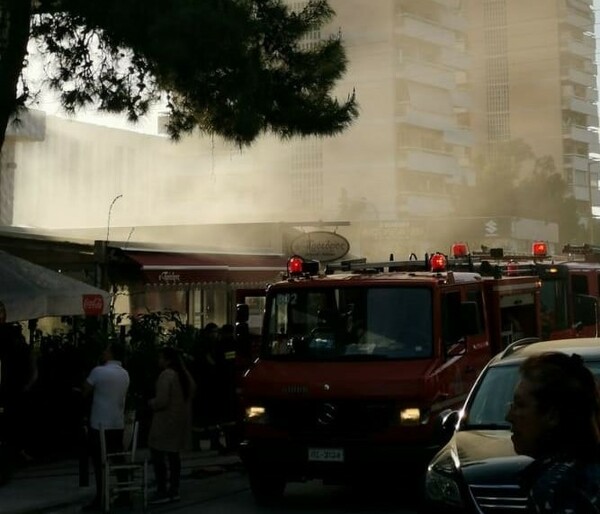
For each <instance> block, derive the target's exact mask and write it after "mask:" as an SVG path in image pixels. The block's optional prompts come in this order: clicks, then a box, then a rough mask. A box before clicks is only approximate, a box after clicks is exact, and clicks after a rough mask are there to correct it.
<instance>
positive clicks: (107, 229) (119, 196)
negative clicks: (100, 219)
mask: <svg viewBox="0 0 600 514" xmlns="http://www.w3.org/2000/svg"><path fill="white" fill-rule="evenodd" d="M119 198H123V195H117V196H115V197H114V198H113V199H112V202H110V206H109V207H108V220H107V222H106V244H107V245H108V236H109V234H110V215H111V213H112V209H113V207H114V205H115V203H116V201H117V200H118V199H119Z"/></svg>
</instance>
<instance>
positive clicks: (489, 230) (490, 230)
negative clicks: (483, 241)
mask: <svg viewBox="0 0 600 514" xmlns="http://www.w3.org/2000/svg"><path fill="white" fill-rule="evenodd" d="M485 235H486V237H489V236H497V235H498V223H496V221H495V220H489V221H487V222H486V223H485Z"/></svg>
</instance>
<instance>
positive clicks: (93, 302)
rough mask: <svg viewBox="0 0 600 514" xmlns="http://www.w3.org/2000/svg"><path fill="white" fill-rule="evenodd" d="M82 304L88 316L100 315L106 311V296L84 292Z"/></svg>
mask: <svg viewBox="0 0 600 514" xmlns="http://www.w3.org/2000/svg"><path fill="white" fill-rule="evenodd" d="M82 305H83V312H84V313H85V315H86V316H100V315H101V314H102V312H103V311H104V298H102V295H101V294H84V295H83V299H82Z"/></svg>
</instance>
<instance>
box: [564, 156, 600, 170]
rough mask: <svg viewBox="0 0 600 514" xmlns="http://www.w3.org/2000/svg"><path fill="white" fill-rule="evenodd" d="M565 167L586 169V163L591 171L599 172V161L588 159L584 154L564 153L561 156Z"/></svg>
mask: <svg viewBox="0 0 600 514" xmlns="http://www.w3.org/2000/svg"><path fill="white" fill-rule="evenodd" d="M563 165H564V167H565V169H569V170H573V171H576V170H577V171H585V172H586V173H587V171H588V165H589V167H590V170H589V171H590V172H591V173H600V162H598V161H593V160H590V159H589V158H588V157H587V156H586V155H578V154H565V155H564V157H563Z"/></svg>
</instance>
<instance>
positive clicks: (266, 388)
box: [240, 254, 541, 502]
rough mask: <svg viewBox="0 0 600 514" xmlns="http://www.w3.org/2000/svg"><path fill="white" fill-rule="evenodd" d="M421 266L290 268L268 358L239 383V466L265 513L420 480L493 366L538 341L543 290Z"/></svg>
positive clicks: (429, 259) (437, 258) (458, 265)
mask: <svg viewBox="0 0 600 514" xmlns="http://www.w3.org/2000/svg"><path fill="white" fill-rule="evenodd" d="M412 257H413V258H412V259H411V260H409V261H406V262H395V261H390V262H382V263H367V262H365V261H348V262H344V263H341V264H339V265H336V266H328V267H327V268H326V269H325V270H322V269H320V268H319V266H318V263H314V262H304V261H303V260H302V259H301V258H300V257H293V258H291V259H290V261H289V265H288V271H289V276H288V278H287V279H286V280H283V281H281V282H278V283H276V284H273V285H272V286H270V288H269V289H268V290H267V295H266V308H265V315H264V323H263V333H262V343H261V348H260V354H259V357H258V358H257V359H256V360H255V362H254V363H253V365H252V366H251V367H250V368H249V369H248V370H247V371H246V373H245V375H244V377H243V379H242V383H241V399H242V404H243V408H244V411H245V418H244V423H243V425H244V426H243V442H242V444H241V446H240V455H241V457H242V460H243V462H244V464H245V466H246V469H247V472H248V476H249V480H250V486H251V489H252V492H253V494H254V497H255V499H256V500H257V501H259V502H265V501H270V500H273V499H275V498H277V497H278V496H280V495H281V494H283V492H284V489H285V486H286V483H288V482H291V481H304V480H308V479H315V478H316V479H323V480H324V481H326V482H339V481H348V480H354V479H357V478H369V477H373V476H375V475H376V472H377V470H383V469H385V468H386V464H387V463H390V464H392V465H393V466H394V469H396V470H398V475H399V474H400V473H401V472H402V471H403V470H404V471H406V472H407V473H410V474H412V475H413V476H414V475H415V474H416V473H418V470H419V469H424V465H425V464H426V462H427V461H428V460H429V457H430V456H431V455H432V454H433V453H434V452H435V450H436V449H437V448H438V447H439V445H440V444H441V443H442V442H443V440H442V439H441V438H440V435H439V432H438V428H439V426H440V420H441V419H442V417H443V415H444V413H445V412H447V411H448V409H456V408H460V406H461V404H462V402H463V400H464V398H465V395H466V393H467V392H468V390H469V388H470V387H471V385H472V383H473V381H474V380H475V378H476V377H477V375H478V373H479V371H480V370H481V369H482V367H483V366H484V365H485V363H486V362H487V361H488V360H489V359H490V357H491V356H492V355H493V354H494V353H496V352H497V351H499V350H500V349H501V348H502V347H503V346H504V345H505V344H506V343H508V342H510V341H512V340H514V339H515V338H526V337H539V336H540V335H541V322H540V315H539V313H540V281H539V278H538V277H534V276H511V277H505V276H500V274H499V273H498V272H497V271H498V270H497V268H496V267H494V266H489V269H490V271H491V273H490V276H484V275H483V274H482V273H476V272H474V271H472V269H471V268H472V263H465V262H458V261H459V260H456V261H457V262H455V263H454V264H453V268H454V269H452V270H449V269H448V267H447V266H448V259H447V258H446V257H445V256H444V255H441V254H433V255H431V256H428V255H426V256H425V259H424V260H417V259H416V257H415V256H414V255H413V256H412ZM494 275H495V276H494ZM421 466H423V468H421ZM398 478H400V477H399V476H398Z"/></svg>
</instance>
